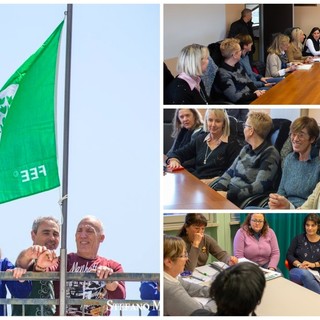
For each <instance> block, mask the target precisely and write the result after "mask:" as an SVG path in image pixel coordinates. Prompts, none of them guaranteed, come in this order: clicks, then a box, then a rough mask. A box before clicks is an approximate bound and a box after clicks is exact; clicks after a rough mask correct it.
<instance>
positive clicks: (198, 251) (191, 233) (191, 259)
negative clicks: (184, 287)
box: [178, 213, 238, 271]
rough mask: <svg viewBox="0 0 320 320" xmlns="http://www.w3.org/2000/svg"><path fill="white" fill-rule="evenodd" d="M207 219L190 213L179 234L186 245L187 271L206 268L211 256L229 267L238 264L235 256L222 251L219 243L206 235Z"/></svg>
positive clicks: (199, 214)
mask: <svg viewBox="0 0 320 320" xmlns="http://www.w3.org/2000/svg"><path fill="white" fill-rule="evenodd" d="M206 226H207V219H206V217H205V216H204V215H203V214H201V213H188V214H187V215H186V217H185V222H184V224H183V226H182V228H181V229H180V231H179V233H178V237H181V238H182V239H183V240H184V242H185V243H186V249H187V252H188V260H187V263H186V265H185V268H184V269H185V270H187V271H193V270H194V269H195V268H196V267H199V266H204V265H205V264H206V263H207V261H208V258H209V255H210V254H211V255H212V256H214V257H215V258H216V259H217V260H219V261H222V262H224V263H226V264H228V265H233V264H236V263H237V262H238V259H237V258H236V257H234V256H230V255H229V254H228V253H227V252H226V251H225V250H223V249H221V248H220V246H219V245H218V243H217V241H216V240H215V239H213V238H212V237H210V236H209V235H207V234H205V228H206Z"/></svg>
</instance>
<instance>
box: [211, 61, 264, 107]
mask: <svg viewBox="0 0 320 320" xmlns="http://www.w3.org/2000/svg"><path fill="white" fill-rule="evenodd" d="M214 86H215V89H216V91H217V92H218V93H222V94H223V95H224V96H225V97H226V99H227V100H228V101H231V102H233V103H236V104H248V103H250V102H252V101H253V100H255V99H256V98H257V95H256V94H255V93H254V92H255V91H256V90H258V89H257V87H256V86H255V85H254V84H253V82H252V81H251V79H250V78H249V76H248V75H247V73H246V72H245V70H244V69H243V67H242V66H241V65H240V63H237V64H236V65H235V66H234V67H232V66H230V65H228V64H226V63H225V62H223V63H222V64H221V67H220V68H219V69H218V72H217V74H216V77H215V80H214Z"/></svg>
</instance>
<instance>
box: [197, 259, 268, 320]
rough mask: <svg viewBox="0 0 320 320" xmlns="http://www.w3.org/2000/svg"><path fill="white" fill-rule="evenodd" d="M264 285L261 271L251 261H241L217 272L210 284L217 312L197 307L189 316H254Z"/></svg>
mask: <svg viewBox="0 0 320 320" xmlns="http://www.w3.org/2000/svg"><path fill="white" fill-rule="evenodd" d="M265 287H266V279H265V277H264V274H263V271H262V270H261V269H260V268H259V267H258V266H257V265H255V264H253V263H251V262H241V263H239V264H236V265H234V266H232V267H230V268H228V269H225V270H223V271H222V272H221V273H219V274H218V275H217V277H216V278H215V280H214V281H213V283H212V285H211V289H210V295H211V297H212V299H214V300H215V301H216V304H217V312H216V313H213V312H210V311H208V310H204V309H199V310H196V311H194V312H193V313H192V314H191V316H250V315H251V316H256V313H255V309H256V307H257V305H259V304H260V302H261V299H262V296H263V292H264V289H265Z"/></svg>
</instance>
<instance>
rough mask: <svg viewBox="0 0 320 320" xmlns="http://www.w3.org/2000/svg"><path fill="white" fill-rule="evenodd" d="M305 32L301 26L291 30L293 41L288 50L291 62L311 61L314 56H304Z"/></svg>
mask: <svg viewBox="0 0 320 320" xmlns="http://www.w3.org/2000/svg"><path fill="white" fill-rule="evenodd" d="M304 38H305V36H304V32H303V31H302V30H301V29H300V28H294V29H293V30H292V31H291V42H290V44H289V48H288V50H287V56H288V61H289V62H300V63H311V62H312V61H313V58H312V57H311V56H303V55H302V50H303V41H304Z"/></svg>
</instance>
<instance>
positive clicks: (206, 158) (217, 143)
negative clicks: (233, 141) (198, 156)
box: [203, 139, 221, 164]
mask: <svg viewBox="0 0 320 320" xmlns="http://www.w3.org/2000/svg"><path fill="white" fill-rule="evenodd" d="M220 143H221V139H219V140H218V141H217V142H216V144H215V145H214V146H213V148H212V149H210V150H211V151H210V152H209V154H208V149H209V146H208V143H207V149H206V154H205V156H204V160H203V164H207V160H208V158H209V157H210V156H211V153H212V152H213V150H214V149H216V148H217V147H218V146H219V145H220ZM207 154H208V155H207Z"/></svg>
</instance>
